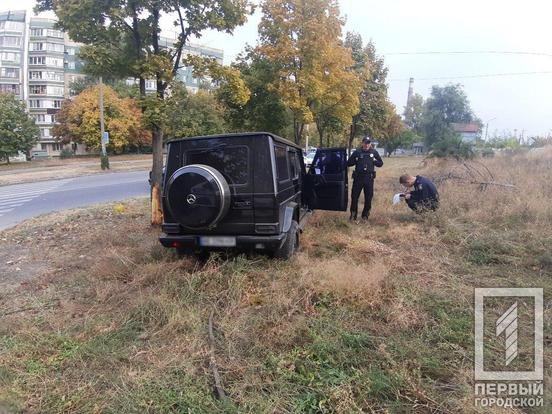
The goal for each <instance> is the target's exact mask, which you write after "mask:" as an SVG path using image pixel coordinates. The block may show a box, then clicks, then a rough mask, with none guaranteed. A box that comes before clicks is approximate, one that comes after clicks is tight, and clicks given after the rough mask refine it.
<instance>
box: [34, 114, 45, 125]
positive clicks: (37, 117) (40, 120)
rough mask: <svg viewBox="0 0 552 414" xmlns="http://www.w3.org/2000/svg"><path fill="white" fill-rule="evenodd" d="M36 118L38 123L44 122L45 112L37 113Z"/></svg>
mask: <svg viewBox="0 0 552 414" xmlns="http://www.w3.org/2000/svg"><path fill="white" fill-rule="evenodd" d="M34 118H35V121H36V122H37V123H44V122H46V115H44V114H37V115H34Z"/></svg>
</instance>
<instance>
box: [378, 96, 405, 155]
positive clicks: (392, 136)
mask: <svg viewBox="0 0 552 414" xmlns="http://www.w3.org/2000/svg"><path fill="white" fill-rule="evenodd" d="M384 108H385V116H386V120H385V124H384V125H383V127H382V129H381V134H380V137H379V139H378V141H379V143H380V144H381V145H382V146H383V148H384V154H385V155H387V156H388V157H389V156H391V153H392V152H393V151H395V150H396V149H397V148H399V147H400V146H401V144H402V142H401V134H402V133H403V131H404V130H405V127H404V123H403V122H402V119H401V117H400V116H399V115H398V114H397V111H396V108H395V105H393V104H392V103H391V102H389V101H387V102H386V104H385V107H384Z"/></svg>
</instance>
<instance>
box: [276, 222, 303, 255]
mask: <svg viewBox="0 0 552 414" xmlns="http://www.w3.org/2000/svg"><path fill="white" fill-rule="evenodd" d="M298 248H299V224H297V222H296V221H295V220H294V221H292V222H291V226H290V228H289V230H288V231H287V235H286V240H285V241H284V243H283V244H282V245H281V246H280V247H279V248H278V249H276V251H275V252H274V257H276V258H277V259H283V260H289V259H291V258H292V256H293V254H294V253H295V251H296V250H297V249H298Z"/></svg>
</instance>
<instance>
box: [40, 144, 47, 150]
mask: <svg viewBox="0 0 552 414" xmlns="http://www.w3.org/2000/svg"><path fill="white" fill-rule="evenodd" d="M40 148H42V151H46V150H47V149H48V145H46V144H40Z"/></svg>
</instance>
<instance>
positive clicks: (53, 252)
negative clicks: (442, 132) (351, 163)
mask: <svg viewBox="0 0 552 414" xmlns="http://www.w3.org/2000/svg"><path fill="white" fill-rule="evenodd" d="M385 161H386V165H385V166H384V168H383V169H381V170H380V173H379V175H378V179H377V185H376V196H375V205H374V208H373V211H372V216H371V219H370V223H369V224H360V225H354V224H350V223H348V221H347V214H346V213H321V212H317V213H316V214H314V215H313V217H311V219H310V222H309V224H308V225H307V227H306V231H305V233H303V235H302V239H301V242H302V250H301V252H300V253H299V254H298V256H297V257H296V258H295V259H294V260H292V261H291V262H282V261H276V260H271V259H268V258H266V257H264V256H257V255H250V256H245V255H238V256H236V255H234V256H230V257H223V256H214V257H212V258H211V259H210V260H209V261H208V262H207V263H206V264H201V263H197V262H196V261H195V260H192V259H178V258H177V257H176V256H175V255H174V254H172V252H170V251H168V250H165V249H163V248H162V247H160V246H159V244H158V243H157V240H156V237H157V235H158V230H157V229H151V228H150V227H149V225H148V216H147V214H148V207H147V202H146V201H145V200H135V201H130V202H127V203H124V204H121V205H109V206H104V207H98V208H92V209H87V210H75V211H73V212H71V213H70V214H66V215H64V216H60V215H50V216H48V217H46V218H41V219H40V220H39V219H35V220H32V221H30V222H28V223H26V224H23V225H21V226H18V227H17V228H15V229H13V230H10V231H6V232H4V233H0V239H2V240H1V241H0V250H2V249H3V250H4V251H5V252H11V253H10V255H11V256H10V257H13V258H14V259H13V260H9V258H8V256H6V255H5V256H3V259H6V260H7V261H12V263H10V264H4V263H1V265H2V269H4V271H5V272H9V275H11V276H9V277H7V278H6V279H7V280H9V281H11V282H6V284H5V285H4V286H3V287H2V290H1V291H0V301H1V302H0V303H1V304H0V317H1V319H0V412H1V411H2V407H4V409H5V410H7V411H8V412H12V411H13V412H36V413H39V412H40V413H43V412H51V413H58V412H98V413H99V412H110V413H145V412H151V413H154V412H155V413H158V412H179V413H188V412H190V413H215V412H228V413H237V412H241V413H265V412H266V413H317V412H320V413H329V412H336V413H354V412H379V413H381V412H389V413H426V412H436V413H438V412H443V413H448V412H462V413H463V412H477V411H478V409H476V408H475V407H474V404H473V399H474V395H473V358H474V345H473V329H474V326H473V325H474V323H473V319H474V316H473V292H474V288H475V287H543V288H544V289H545V315H544V316H545V328H544V329H545V367H546V370H545V374H546V378H545V405H547V406H548V409H547V408H546V407H545V408H544V409H541V411H540V412H543V413H544V412H550V411H549V409H550V408H549V407H550V404H551V401H550V399H551V397H552V388H551V387H550V383H551V378H550V370H549V366H550V357H551V351H550V344H551V342H552V329H551V326H550V316H551V310H550V308H551V306H550V303H551V302H550V293H551V292H552V290H551V289H552V281H551V277H552V203H551V202H550V200H551V199H552V151H540V152H538V153H537V154H536V155H535V154H519V155H503V154H500V155H497V156H496V157H495V158H493V159H489V160H483V161H482V162H483V163H484V165H485V167H483V166H482V165H481V164H479V163H470V164H468V165H467V166H463V165H460V164H459V163H457V162H456V161H448V162H435V161H431V162H426V163H425V165H423V166H422V165H421V164H420V162H421V161H422V160H421V159H420V158H400V159H390V160H385ZM404 172H411V173H420V174H423V175H427V176H430V177H435V178H438V179H439V180H438V181H439V183H440V184H439V189H440V192H441V196H442V208H441V209H440V210H439V211H438V212H437V213H436V214H432V215H429V216H427V217H419V216H416V215H414V214H413V213H411V212H410V211H409V210H408V209H407V208H406V207H405V206H404V205H401V206H396V207H393V206H391V197H392V195H393V193H394V192H396V190H399V186H398V184H397V178H398V176H399V175H400V174H401V173H404ZM491 181H492V182H493V183H502V184H504V183H509V184H514V185H516V186H517V187H518V188H517V189H516V188H510V187H504V186H498V185H494V184H490V185H488V184H487V185H481V184H477V183H481V182H491ZM472 182H477V183H472ZM22 255H24V259H21V258H20V257H19V256H22ZM15 266H19V267H18V268H19V269H20V270H16V269H14V267H15ZM18 272H24V273H25V272H26V276H25V278H24V280H23V281H18V279H17V275H18ZM6 274H8V273H6ZM520 312H522V313H523V312H529V309H520ZM211 317H212V318H211ZM210 318H211V319H212V325H213V330H212V337H213V338H212V339H214V342H212V341H211V340H210V335H209V330H208V325H209V320H210ZM502 353H503V349H500V348H499V347H496V349H495V351H494V352H492V353H491V355H490V357H496V358H498V357H499V356H501V355H502ZM214 368H216V370H217V371H218V372H219V374H220V386H221V388H222V390H223V391H224V393H225V395H226V398H222V399H220V398H217V397H216V393H215V390H214V371H215V369H214Z"/></svg>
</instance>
